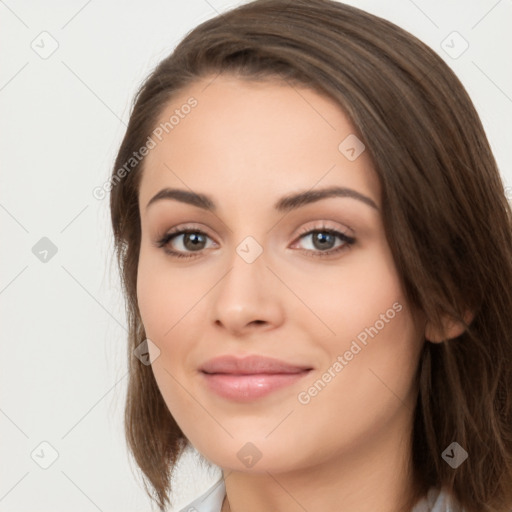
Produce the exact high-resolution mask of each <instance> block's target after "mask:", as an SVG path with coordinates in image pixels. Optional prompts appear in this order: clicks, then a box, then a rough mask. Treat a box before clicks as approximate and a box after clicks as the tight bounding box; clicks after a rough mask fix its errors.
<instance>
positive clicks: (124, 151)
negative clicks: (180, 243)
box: [110, 0, 512, 512]
mask: <svg viewBox="0 0 512 512" xmlns="http://www.w3.org/2000/svg"><path fill="white" fill-rule="evenodd" d="M218 73H230V74H235V75H236V76H237V77H239V78H241V79H247V80H262V81H264V80H273V79H278V80H286V82H288V83H289V84H299V85H303V86H304V85H305V86H308V87H311V88H313V89H314V90H316V91H317V92H320V93H321V94H324V95H327V96H328V97H330V98H332V99H334V100H335V101H336V102H337V103H338V104H339V105H340V107H341V108H342V109H343V110H344V111H345V112H346V114H347V115H348V116H349V118H350V119H351V121H352V123H353V125H354V126H355V127H356V129H357V131H358V136H359V137H360V138H361V139H362V140H363V142H364V144H365V145H366V150H367V151H368V152H369V154H370V156H371V158H372V161H373V162H374V165H375V169H376V171H377V174H378V177H379V180H380V183H381V190H382V205H383V208H382V215H383V222H384V226H385V230H386V236H387V240H388V243H389V245H390V248H391V251H392V254H393V257H394V261H395V264H396V267H397V269H398V272H399V275H400V279H401V281H402V284H403V287H404V290H405V293H406V297H407V299H408V300H409V301H410V303H411V304H412V305H414V306H416V307H417V308H419V309H420V310H421V311H423V312H424V313H425V315H426V318H428V319H429V320H430V321H431V322H433V324H434V325H436V326H439V327H441V325H442V324H441V316H442V315H443V314H447V315H450V316H452V317H455V318H456V319H458V320H459V321H461V322H463V315H464V313H465V312H466V311H468V310H470V311H471V312H473V313H474V317H473V320H472V322H471V323H470V325H467V324H465V325H466V330H465V332H464V333H463V334H462V335H460V336H459V337H457V338H455V339H451V340H445V341H444V342H442V343H429V342H426V343H425V344H424V347H423V351H422V353H421V358H420V362H419V367H418V374H417V378H418V384H419V394H418V399H417V405H416V408H415V412H414V431H413V439H412V449H413V451H412V458H413V460H412V462H413V468H414V469H413V470H414V479H415V481H416V482H417V486H418V492H417V494H416V495H415V498H414V499H415V500H417V499H419V497H421V496H423V495H425V493H426V491H427V490H428V488H429V487H431V486H437V487H441V486H442V487H443V488H445V489H446V490H447V491H449V492H450V493H452V494H453V495H454V496H455V498H456V499H457V501H458V502H459V503H460V504H461V505H462V506H463V507H464V508H465V509H466V510H467V511H468V512H482V511H489V512H505V511H506V512H509V511H510V509H511V508H512V394H511V389H512V291H511V290H512V287H511V285H512V213H511V209H510V206H509V204H508V202H507V200H506V197H505V193H504V188H503V183H502V181H501V179H500V175H499V171H498V169H497V164H496V161H495V159H494V157H493V155H492V153H491V150H490V147H489V143H488V141H487V138H486V135H485V132H484V129H483V127H482V124H481V122H480V119H479V117H478V115H477V113H476V111H475V109H474V107H473V104H472V102H471V100H470V98H469V96H468V95H467V93H466V91H465V89H464V87H463V86H462V84H461V83H460V81H459V80H458V79H457V77H456V76H455V74H454V73H453V72H452V71H451V70H450V68H449V67H448V66H447V65H446V64H445V63H444V62H443V60H442V59H441V58H440V57H439V56H438V55H436V54H435V53H434V51H432V50H431V49H430V48H428V47H427V46H426V45H425V44H423V43H422V42H421V41H419V40H418V39H416V38H415V37H413V36H412V35H411V34H409V33H408V32H406V31H405V30H403V29H401V28H399V27H397V26H396V25H394V24H392V23H390V22H388V21H386V20H384V19H381V18H379V17H376V16H374V15H371V14H368V13H366V12H364V11H361V10H359V9H356V8H354V7H350V6H347V5H344V4H342V3H339V2H336V1H332V0H307V1H306V0H296V1H289V0H288V1H287V0H257V1H254V2H251V3H248V4H245V5H242V6H240V7H238V8H236V9H233V10H231V11H228V12H227V13H225V14H223V15H220V16H217V17H215V18H213V19H210V20H208V21H206V22H204V23H202V24H201V25H199V26H198V27H196V28H195V29H194V30H192V31H191V32H190V33H188V34H187V35H186V37H185V38H184V39H183V40H182V41H181V43H180V44H179V45H178V46H177V47H176V48H175V50H174V52H173V53H172V54H171V55H170V56H168V57H167V58H165V59H164V60H163V61H162V62H161V63H160V64H159V65H158V66H157V67H156V69H155V70H154V71H153V72H152V74H151V75H150V76H149V77H148V78H147V80H146V81H145V83H144V84H143V85H142V87H141V88H140V90H139V92H138V93H137V96H136V98H135V100H134V105H133V110H132V114H131V117H130V121H129V125H128V128H127V131H126V135H125V137H124V140H123V141H122V144H121V147H120V149H119V153H118V155H117V159H116V161H115V166H114V170H113V175H112V190H111V196H110V208H111V218H112V227H113V231H114V237H115V249H116V254H117V263H118V265H119V268H120V273H121V278H122V283H123V288H124V292H125V295H126V298H127V315H128V323H129V337H128V357H129V385H128V395H127V401H126V410H125V425H126V438H127V442H128V445H129V448H130V449H131V452H132V454H133V456H134V458H135V460H136V462H137V465H138V467H139V468H140V470H141V471H142V473H143V479H144V484H145V486H146V490H147V492H148V494H149V495H150V496H151V497H152V499H154V500H155V501H156V502H157V504H158V506H159V507H160V510H164V508H165V507H166V506H167V504H168V503H169V495H168V493H169V492H170V475H171V472H172V469H173V467H174V465H175V463H176V461H177V458H178V457H179V455H180V453H181V450H182V449H183V447H184V444H183V441H185V442H186V439H185V436H184V435H183V433H182V432H181V430H180V429H179V427H178V426H177V424H176V422H175V421H174V419H173V417H172V415H171V414H170V412H169V410H168V409H167V407H166V405H165V402H164V400H163V398H162V396H161V394H160V391H159V389H158V387H157V384H156V381H155V379H154V376H153V372H152V369H151V366H145V365H143V364H140V362H139V361H138V360H137V359H136V358H135V357H134V356H133V350H134V349H135V347H136V346H137V345H139V344H140V343H141V342H142V341H143V340H145V338H146V336H145V332H144V327H143V325H142V321H141V318H140V314H139V310H138V306H137V296H136V283H137V265H138V257H139V249H140V239H141V227H140V218H139V209H138V188H139V183H140V179H141V174H142V171H143V167H144V159H141V161H140V163H138V162H137V163H136V164H135V165H133V166H132V167H133V168H132V169H131V170H130V171H129V172H128V173H127V175H126V176H125V177H124V178H123V180H122V181H119V179H118V176H119V174H118V170H119V169H120V168H121V167H123V166H124V165H125V164H126V162H128V161H129V160H130V158H131V157H132V155H133V152H134V151H135V150H137V149H138V148H140V147H142V146H144V144H145V142H146V139H147V137H148V136H149V135H150V134H151V132H152V130H154V129H155V125H156V122H157V118H158V116H159V115H160V114H161V112H162V110H163V109H164V108H165V107H166V106H167V105H168V103H169V101H170V100H171V99H172V98H173V97H174V95H176V94H177V93H178V92H181V91H183V90H184V89H185V88H186V87H187V85H189V84H191V83H193V82H194V81H197V80H198V79H199V78H203V77H207V76H213V75H216V74H218ZM191 115H193V113H192V114H191ZM183 122H186V120H184V121H183ZM340 142H341V141H340ZM114 177H117V179H118V181H119V183H114ZM454 441H456V442H457V443H459V444H460V445H461V446H462V447H463V448H464V449H465V450H466V451H467V452H468V454H469V457H468V459H467V460H466V461H465V462H463V463H462V464H461V465H460V466H459V467H457V468H456V469H453V468H452V467H451V466H450V465H448V464H447V463H446V462H445V461H444V460H443V458H442V457H441V454H442V452H443V451H444V450H445V449H446V448H447V447H448V446H449V445H450V444H451V443H452V442H454ZM148 483H149V486H150V488H148Z"/></svg>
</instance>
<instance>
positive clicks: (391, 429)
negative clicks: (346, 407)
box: [222, 411, 417, 512]
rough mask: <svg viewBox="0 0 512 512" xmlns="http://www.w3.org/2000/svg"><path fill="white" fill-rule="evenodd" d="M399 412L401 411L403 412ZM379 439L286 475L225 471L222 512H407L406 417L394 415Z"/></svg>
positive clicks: (412, 489) (412, 488)
mask: <svg viewBox="0 0 512 512" xmlns="http://www.w3.org/2000/svg"><path fill="white" fill-rule="evenodd" d="M402 412H403V411H402ZM398 416H401V418H396V421H395V422H392V423H391V424H390V425H387V426H386V427H384V428H382V429H381V430H380V433H379V435H377V436H373V437H372V438H371V439H368V438H365V439H364V441H362V442H361V443H360V444H358V445H357V446H355V445H351V446H350V447H348V448H347V447H344V449H343V451H340V452H338V453H336V454H331V455H330V456H329V457H327V458H326V459H325V460H323V461H322V462H321V463H319V464H317V465H316V466H308V467H303V468H298V469H294V470H293V471H289V472H280V473H272V471H264V472H260V473H252V472H239V471H229V470H224V471H223V474H224V480H225V485H226V499H225V502H224V504H223V508H222V512H263V511H268V510H286V511H287V512H304V510H322V511H324V512H352V511H354V510H357V511H358V512H373V511H375V510H379V511H380V512H410V510H411V506H412V504H413V503H414V501H415V499H416V498H417V496H416V490H417V487H416V485H415V482H414V477H413V474H412V464H411V440H412V433H411V429H410V428H408V429H405V432H407V434H406V435H405V436H401V433H403V432H404V428H403V427H404V425H403V424H396V423H400V422H403V421H406V417H407V419H408V420H409V424H410V419H411V418H410V415H409V414H402V415H398Z"/></svg>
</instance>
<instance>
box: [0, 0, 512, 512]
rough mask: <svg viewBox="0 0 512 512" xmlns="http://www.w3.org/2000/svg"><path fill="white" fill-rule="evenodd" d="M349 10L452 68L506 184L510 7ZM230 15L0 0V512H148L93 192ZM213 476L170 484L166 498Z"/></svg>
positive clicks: (117, 299) (186, 4)
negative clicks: (174, 65) (214, 26)
mask: <svg viewBox="0 0 512 512" xmlns="http://www.w3.org/2000/svg"><path fill="white" fill-rule="evenodd" d="M347 3H350V4H352V5H355V6H357V7H360V8H363V9H365V10H367V11H369V12H372V13H374V14H377V15H379V16H382V17H384V18H387V19H389V20H391V21H393V22H395V23H396V24H398V25H400V26H401V27H403V28H405V29H407V30H409V31H410V32H412V33H413V34H414V35H416V36H417V37H419V38H420V39H421V40H423V41H424V42H426V43H427V44H428V45H429V46H431V47H432V48H433V49H434V50H436V51H437V52H438V53H439V54H440V55H441V56H442V57H443V58H444V59H445V60H446V62H448V64H449V65H450V66H451V67H452V68H453V69H454V71H455V72H456V74H457V75H458V76H459V78H460V79H461V81H462V82H463V84H464V85H465V87H466V88H467V90H468V92H469V94H470V96H471V97H472V98H473V101H474V103H475V106H476V108H477V110H478V112H479V114H480V116H481V118H482V121H483V124H484V126H485V129H486V131H487V134H488V137H489V139H490V142H491V146H492V149H493V151H494V154H495V156H496V159H497V160H498V164H499V165H500V169H501V172H502V176H503V177H504V180H505V183H506V185H507V186H510V185H512V171H511V165H510V164H511V158H512V151H511V144H510V135H511V130H510V125H511V118H512V100H511V97H512V70H511V67H510V63H509V64H506V62H510V59H509V57H510V55H509V54H510V48H512V31H511V30H510V26H511V21H512V2H511V1H510V0H500V1H498V0H481V1H474V2H467V1H462V0H459V1H451V2H446V1H444V0H436V1H426V0H415V1H414V2H413V1H412V0H397V1H388V2H379V1H377V0H357V1H356V0H351V1H349V2H347ZM233 5H234V3H233V2H231V3H229V2H222V1H214V0H208V1H206V0H190V1H189V0H187V1H181V2H178V1H164V0H154V1H152V2H142V1H139V2H135V1H130V2H124V3H121V2H118V3H115V2H113V1H112V0H108V1H102V2H100V1H99V0H89V1H86V0H83V1H68V2H56V1H48V2H36V1H34V0H32V1H25V2H22V1H21V0H5V1H0V18H1V27H2V30H1V32H0V39H1V57H2V59H1V66H0V108H1V115H0V128H1V132H0V133H1V137H0V145H1V147H0V155H1V164H2V167H1V183H0V222H1V224H0V226H1V230H2V243H1V244H0V251H1V266H0V308H1V315H2V316H1V357H0V364H1V368H0V439H1V442H0V459H1V465H0V511H9V512H11V511H12V512H14V511H34V510H37V511H40V512H42V511H52V512H59V511H69V510H74V511H84V512H85V511H98V510H100V511H103V512H107V511H109V512H110V511H112V512H114V511H149V510H151V506H150V503H149V500H148V499H147V497H146V495H145V493H144V491H143V488H142V486H141V484H139V483H138V480H137V479H136V477H135V476H134V474H133V473H132V466H131V465H130V462H129V459H128V456H127V450H126V447H125V441H124V436H123V430H122V429H123V424H122V415H123V406H124V397H125V386H126V382H127V377H126V350H125V343H126V342H125V337H126V327H125V325H126V322H125V318H124V313H123V311H124V309H123V307H124V306H123V297H122V295H121V291H120V287H119V284H118V279H117V275H116V269H115V265H114V263H113V262H114V260H113V259H112V256H111V255H112V237H111V233H110V219H109V211H108V196H107V198H105V199H103V200H97V199H95V198H94V197H93V195H92V190H93V189H94V187H97V186H99V185H102V184H103V183H104V182H105V181H106V180H107V179H108V177H109V175H110V172H111V167H112V165H113V161H114V157H115V154H116V150H117V148H118V145H119V143H120V141H121V138H122V136H123V134H124V130H125V126H126V123H127V121H128V117H129V110H130V105H131V101H132V98H133V96H134V94H135V92H136V90H137V88H138V86H139V85H140V83H141V81H142V80H143V79H144V78H145V77H146V76H147V74H148V73H149V72H150V70H151V69H152V68H153V67H154V66H155V65H156V64H157V63H158V62H159V61H160V60H161V59H162V58H163V57H165V56H166V55H167V54H168V53H170V52H171V51H172V49H173V48H174V46H175V45H176V44H177V43H178V41H179V40H180V39H181V38H182V37H183V36H184V35H185V34H186V33H187V32H188V31H190V30H191V29H192V28H193V27H195V26H196V25H198V24H199V23H200V22H202V21H204V20H206V19H208V18H210V17H213V16H215V15H216V14H217V13H220V12H223V11H224V10H226V9H227V8H229V7H231V6H233ZM121 7H122V8H121ZM43 31H47V32H48V33H49V34H51V37H52V38H54V39H55V40H56V42H57V43H58V48H57V50H56V51H55V52H54V53H53V54H52V55H51V56H49V57H48V58H46V59H43V58H41V57H40V56H39V55H38V53H36V52H35V51H34V50H33V49H32V47H31V44H40V45H41V43H38V41H40V37H48V36H39V35H40V34H41V32H43ZM453 31H457V32H459V33H460V34H461V35H462V37H463V38H464V39H465V40H466V41H467V42H468V43H469V48H468V49H467V51H466V52H464V53H463V54H462V55H461V56H460V57H458V58H457V59H453V58H451V57H450V56H448V55H447V54H446V53H445V52H444V50H443V49H442V48H441V42H442V41H443V40H444V39H445V38H446V37H447V36H448V35H449V34H450V33H452V32H453ZM38 38H39V39H38ZM33 41H35V43H32V42H33ZM50 42H51V41H50V40H49V39H47V40H46V45H45V46H46V48H49V46H48V44H49V43H50ZM457 44H458V43H457ZM507 190H508V191H512V188H509V189H507ZM42 237H48V238H49V239H50V240H51V241H52V243H53V244H55V246H56V247H57V251H58V252H57V253H56V254H55V256H53V257H52V258H51V259H50V260H49V261H48V262H46V263H43V262H41V261H40V260H39V259H38V258H36V256H35V255H34V254H33V252H32V247H33V246H34V245H35V244H36V243H37V242H38V241H39V240H40V239H41V238H42ZM149 434H150V433H149ZM43 441H46V442H48V443H50V445H51V446H52V447H53V449H55V450H56V452H57V453H58V458H57V460H56V461H55V462H54V463H53V464H52V465H51V466H50V467H49V468H48V469H42V468H41V467H40V466H39V465H38V464H36V462H35V461H34V460H33V458H31V453H32V452H33V450H34V449H36V448H37V449H38V450H39V451H37V450H36V453H39V454H40V458H39V460H42V459H44V457H49V456H50V450H49V449H48V448H44V446H43V448H42V449H43V451H42V452H41V447H39V445H40V443H41V442H43ZM38 447H39V448H38ZM43 453H44V456H43V455H42V454H43ZM190 467H191V466H190V463H188V462H187V463H185V464H184V465H183V470H182V471H183V472H182V473H180V474H181V475H182V478H186V476H187V474H189V473H190ZM178 476H179V475H178ZM215 476H216V474H214V473H212V474H207V473H205V472H204V470H203V478H199V479H197V480H196V481H195V483H194V485H191V484H185V483H183V484H179V485H178V487H179V491H180V494H179V496H177V504H178V505H180V504H181V505H183V504H184V503H186V502H187V500H189V499H191V497H192V496H194V495H195V494H197V493H200V492H201V491H202V490H204V489H206V488H207V487H208V486H209V484H210V483H211V482H212V481H213V480H215Z"/></svg>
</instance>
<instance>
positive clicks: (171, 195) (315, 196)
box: [146, 187, 379, 213]
mask: <svg viewBox="0 0 512 512" xmlns="http://www.w3.org/2000/svg"><path fill="white" fill-rule="evenodd" d="M330 197H350V198H352V199H357V200H358V201H361V202H362V203H364V204H366V205H368V206H371V207H372V208H374V209H376V210H377V211H378V210H379V208H378V206H377V205H376V204H375V202H374V201H373V200H372V199H370V198H369V197H367V196H365V195H363V194H361V193H360V192H357V191H356V190H353V189H351V188H346V187H328V188H323V189H319V190H307V191H304V192H299V193H295V194H290V195H287V196H284V197H282V198H281V199H279V200H278V201H277V202H276V203H275V204H274V208H275V209H276V210H277V211H278V212H282V213H284V212H289V211H291V210H295V209H297V208H300V207H301V206H305V205H307V204H310V203H315V202H317V201H320V200H321V199H327V198H330ZM164 199H167V200H170V199H174V200H175V201H180V202H182V203H186V204H190V205H192V206H197V207H198V208H203V209H205V210H211V211H213V212H215V211H217V206H216V204H215V202H214V201H213V199H212V198H211V197H210V196H208V195H206V194H201V193H198V192H191V191H188V190H183V189H178V188H163V189H162V190H160V192H158V193H157V194H156V195H154V196H153V197H152V198H151V200H150V201H149V203H148V204H147V205H146V210H147V209H148V208H149V206H150V205H152V204H154V203H156V202H157V201H162V200H164Z"/></svg>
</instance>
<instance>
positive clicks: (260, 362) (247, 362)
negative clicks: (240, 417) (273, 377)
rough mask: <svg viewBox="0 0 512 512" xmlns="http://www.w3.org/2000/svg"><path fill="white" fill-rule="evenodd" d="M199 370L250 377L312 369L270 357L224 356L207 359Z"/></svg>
mask: <svg viewBox="0 0 512 512" xmlns="http://www.w3.org/2000/svg"><path fill="white" fill-rule="evenodd" d="M199 369H200V370H201V371H202V372H204V373H229V374H239V375H251V374H260V373H300V372H303V371H305V370H311V369H312V368H311V366H305V365H297V364H291V363H287V362H285V361H281V360H279V359H274V358H272V357H264V356H258V355H251V356H246V357H235V356H233V355H224V356H219V357H215V358H213V359H209V360H208V361H206V363H204V364H203V365H202V366H201V367H200V368H199Z"/></svg>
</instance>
